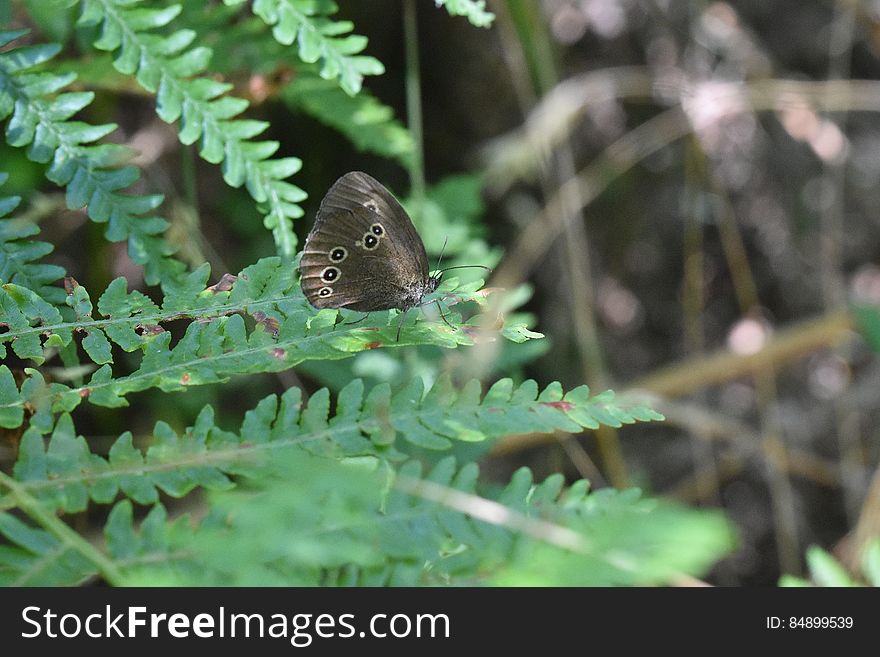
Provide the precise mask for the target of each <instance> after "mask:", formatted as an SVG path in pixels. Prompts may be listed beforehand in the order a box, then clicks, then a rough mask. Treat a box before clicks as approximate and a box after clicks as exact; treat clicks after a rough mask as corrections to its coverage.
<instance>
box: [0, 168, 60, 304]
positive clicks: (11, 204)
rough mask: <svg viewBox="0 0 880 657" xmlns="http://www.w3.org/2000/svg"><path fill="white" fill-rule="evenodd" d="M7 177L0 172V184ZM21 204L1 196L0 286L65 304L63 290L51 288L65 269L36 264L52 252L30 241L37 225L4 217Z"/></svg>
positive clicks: (43, 244)
mask: <svg viewBox="0 0 880 657" xmlns="http://www.w3.org/2000/svg"><path fill="white" fill-rule="evenodd" d="M6 178H7V174H5V173H0V185H2V184H3V183H4V182H5V181H6ZM20 202H21V198H20V197H18V196H6V197H0V283H15V284H16V285H20V286H22V287H25V288H28V289H29V290H33V291H34V292H36V294H37V295H39V296H40V297H42V298H43V299H45V300H46V301H48V302H49V303H51V304H53V305H58V304H60V303H64V291H63V290H62V289H61V288H59V287H58V286H56V285H53V283H55V282H56V281H57V280H58V279H59V278H61V277H62V276H64V269H63V268H62V267H59V266H57V265H48V264H45V263H40V262H37V260H39V259H40V258H42V257H43V256H45V255H48V254H49V253H51V252H52V245H51V244H49V243H48V242H38V241H35V240H32V239H30V238H32V237H33V236H34V235H36V234H37V233H39V232H40V229H39V228H38V227H37V226H36V225H34V224H32V223H31V222H27V221H19V220H16V219H14V218H9V217H7V215H8V214H9V213H10V212H12V211H13V210H14V209H15V208H16V207H18V204H19V203H20Z"/></svg>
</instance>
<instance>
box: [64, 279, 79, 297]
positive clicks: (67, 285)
mask: <svg viewBox="0 0 880 657" xmlns="http://www.w3.org/2000/svg"><path fill="white" fill-rule="evenodd" d="M78 287H79V283H77V282H76V279H75V278H74V277H73V276H65V277H64V291H65V292H67V294H73V291H74V290H75V289H76V288H78Z"/></svg>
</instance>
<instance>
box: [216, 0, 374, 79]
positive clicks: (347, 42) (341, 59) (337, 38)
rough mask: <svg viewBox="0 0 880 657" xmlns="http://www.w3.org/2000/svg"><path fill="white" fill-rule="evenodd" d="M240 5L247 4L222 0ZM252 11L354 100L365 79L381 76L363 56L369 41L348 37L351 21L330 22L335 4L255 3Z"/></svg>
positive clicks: (324, 0) (321, 0) (308, 0)
mask: <svg viewBox="0 0 880 657" xmlns="http://www.w3.org/2000/svg"><path fill="white" fill-rule="evenodd" d="M223 1H224V2H225V3H226V4H227V5H240V4H243V3H244V1H245V0H223ZM251 9H252V10H253V12H254V14H256V15H257V16H259V17H260V18H261V19H262V20H263V21H265V22H266V24H267V25H270V26H272V35H273V36H274V37H275V39H276V40H277V41H278V42H279V43H281V44H283V45H285V46H290V45H293V44H294V43H296V44H297V54H298V55H299V58H300V59H301V60H302V61H304V62H306V63H307V64H315V63H320V74H321V77H322V78H324V79H325V80H336V79H337V78H338V80H339V86H340V87H342V89H343V90H344V91H345V92H346V93H347V94H349V95H350V96H355V95H356V94H357V93H358V92H359V91H360V90H361V86H362V84H363V79H364V76H365V75H381V74H382V73H384V72H385V67H384V66H383V65H382V62H380V61H379V60H378V59H376V58H375V57H368V56H364V55H360V54H359V53H361V52H363V50H364V48H366V47H367V38H366V37H364V36H361V35H359V34H349V32H351V30H352V28H353V27H354V25H353V24H352V23H351V22H350V21H335V22H334V21H331V20H330V19H329V16H331V15H332V14H334V13H336V11H337V9H338V7H337V6H336V3H335V2H332V0H318V1H317V2H316V1H315V0H253V3H252V6H251Z"/></svg>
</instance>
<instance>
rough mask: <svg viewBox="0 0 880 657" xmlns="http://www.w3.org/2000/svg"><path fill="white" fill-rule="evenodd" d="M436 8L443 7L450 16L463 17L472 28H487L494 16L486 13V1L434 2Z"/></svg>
mask: <svg viewBox="0 0 880 657" xmlns="http://www.w3.org/2000/svg"><path fill="white" fill-rule="evenodd" d="M434 3H435V4H436V5H437V6H438V7H445V8H446V11H448V12H449V15H450V16H464V17H466V18H467V19H468V21H469V22H470V24H471V25H473V26H474V27H489V26H490V25H492V21H494V20H495V14H493V13H492V12H490V11H486V0H434Z"/></svg>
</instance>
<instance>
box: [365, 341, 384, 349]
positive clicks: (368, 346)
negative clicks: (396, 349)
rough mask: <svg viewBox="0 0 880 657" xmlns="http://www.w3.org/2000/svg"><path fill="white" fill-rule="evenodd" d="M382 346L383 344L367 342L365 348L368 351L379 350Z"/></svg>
mask: <svg viewBox="0 0 880 657" xmlns="http://www.w3.org/2000/svg"><path fill="white" fill-rule="evenodd" d="M381 346H382V343H381V342H367V343H365V344H364V348H366V349H378V348H379V347H381Z"/></svg>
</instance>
